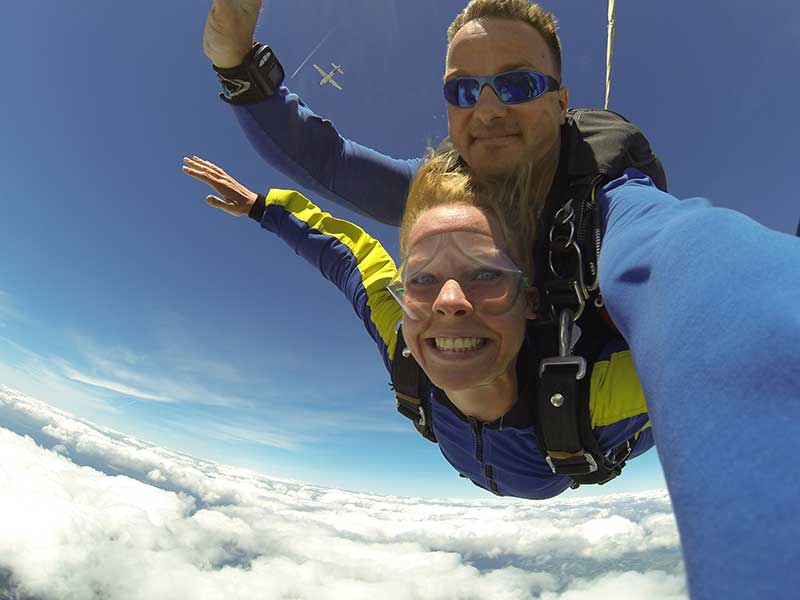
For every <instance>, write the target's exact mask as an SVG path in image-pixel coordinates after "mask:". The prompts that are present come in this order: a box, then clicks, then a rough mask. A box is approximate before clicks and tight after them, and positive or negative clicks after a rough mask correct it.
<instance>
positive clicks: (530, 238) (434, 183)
mask: <svg viewBox="0 0 800 600" xmlns="http://www.w3.org/2000/svg"><path fill="white" fill-rule="evenodd" d="M534 176H535V174H533V173H532V172H531V169H521V170H520V171H518V172H516V173H514V174H513V175H511V176H509V177H506V178H503V179H498V180H493V181H483V180H479V179H477V178H475V177H473V176H471V175H470V171H469V168H468V167H467V166H466V165H465V164H464V163H463V161H462V160H461V159H460V158H459V155H458V153H456V152H455V151H452V150H449V151H446V152H439V153H437V152H435V151H434V150H432V149H429V151H428V156H427V159H426V161H425V162H424V163H423V164H422V166H421V167H420V169H419V171H418V172H417V174H416V176H415V177H414V180H413V181H412V182H411V189H410V190H409V192H408V199H407V201H406V207H405V210H404V212H403V220H402V223H401V225H400V256H401V259H405V257H406V255H407V253H408V237H409V234H410V233H411V228H412V227H413V226H414V224H415V223H416V222H417V221H418V220H419V218H420V216H421V215H422V214H423V213H424V212H426V211H428V210H430V209H432V208H436V207H439V206H450V205H465V206H474V207H476V208H478V209H480V210H481V211H483V212H484V213H486V214H489V215H491V216H492V217H493V218H494V219H495V220H496V221H497V223H498V225H499V226H500V231H501V232H502V234H503V237H504V241H505V243H506V244H507V245H508V248H509V250H510V252H511V256H512V258H513V259H514V260H515V261H516V262H517V264H518V265H519V267H520V268H521V269H522V270H523V272H524V273H525V275H527V276H528V277H529V278H532V277H533V275H534V264H533V245H534V242H535V241H536V234H537V230H538V223H539V212H540V211H541V208H542V205H543V203H544V195H543V194H541V193H537V190H540V189H541V188H542V187H543V186H540V185H535V184H534V181H533V178H534ZM547 187H548V188H549V186H547Z"/></svg>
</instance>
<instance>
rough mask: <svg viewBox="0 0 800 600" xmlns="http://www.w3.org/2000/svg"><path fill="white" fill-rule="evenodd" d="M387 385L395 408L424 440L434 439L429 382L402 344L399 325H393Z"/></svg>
mask: <svg viewBox="0 0 800 600" xmlns="http://www.w3.org/2000/svg"><path fill="white" fill-rule="evenodd" d="M391 385H392V389H393V390H394V395H395V397H396V398H397V411H398V412H399V413H400V414H401V415H403V416H404V417H406V418H408V419H411V422H412V423H414V427H415V428H416V429H417V431H419V432H420V433H421V434H422V436H423V437H424V438H425V439H427V440H429V441H431V442H436V435H434V433H433V428H432V427H431V406H430V402H429V399H428V394H429V393H430V390H431V382H430V380H429V379H428V377H427V375H425V372H424V371H423V370H422V367H420V366H419V364H417V361H416V360H414V357H413V356H411V352H410V351H409V350H408V348H407V347H406V342H405V340H404V339H403V328H402V327H401V326H398V328H397V345H396V346H395V349H394V358H393V359H392V384H391Z"/></svg>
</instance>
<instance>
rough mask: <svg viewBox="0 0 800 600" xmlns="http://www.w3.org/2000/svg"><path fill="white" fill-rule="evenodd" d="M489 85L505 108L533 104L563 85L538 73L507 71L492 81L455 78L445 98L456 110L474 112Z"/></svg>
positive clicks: (445, 92)
mask: <svg viewBox="0 0 800 600" xmlns="http://www.w3.org/2000/svg"><path fill="white" fill-rule="evenodd" d="M485 85H488V86H489V87H491V88H492V89H493V90H494V93H495V94H497V97H498V98H500V101H501V102H503V104H522V103H523V102H530V101H531V100H534V99H536V98H538V97H539V96H541V95H542V94H544V93H546V92H553V91H556V90H558V89H560V88H561V84H560V83H559V82H558V81H556V80H555V79H553V78H552V77H550V75H545V74H543V73H537V72H536V71H506V72H504V73H497V74H496V75H490V76H488V77H453V78H452V79H448V80H447V81H445V82H444V90H443V91H444V98H445V100H447V101H448V102H449V103H450V104H452V105H453V106H458V107H461V108H472V107H473V106H475V105H476V104H477V103H478V98H479V97H480V95H481V92H482V91H483V86H485Z"/></svg>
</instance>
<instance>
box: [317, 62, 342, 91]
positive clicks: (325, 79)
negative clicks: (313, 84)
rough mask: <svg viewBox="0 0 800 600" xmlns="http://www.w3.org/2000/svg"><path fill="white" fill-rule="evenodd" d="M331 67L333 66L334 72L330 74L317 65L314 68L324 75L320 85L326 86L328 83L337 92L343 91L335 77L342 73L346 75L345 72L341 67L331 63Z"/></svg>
mask: <svg viewBox="0 0 800 600" xmlns="http://www.w3.org/2000/svg"><path fill="white" fill-rule="evenodd" d="M331 65H333V71H331V72H330V73H326V72H325V71H323V70H322V68H320V67H318V66H317V65H314V68H315V69H316V70H317V71H319V74H320V75H322V79H321V80H320V82H319V84H320V85H325V84H326V83H330V84H331V85H332V86H333V87H335V88H336V89H337V90H339V91H341V90H342V86H340V85H339V84H338V83H336V82H335V81H334V80H333V76H334V75H336V73H341V74H342V75H344V71H343V70H342V67H340V66H339V65H337V64H336V63H331Z"/></svg>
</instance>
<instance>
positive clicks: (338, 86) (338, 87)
mask: <svg viewBox="0 0 800 600" xmlns="http://www.w3.org/2000/svg"><path fill="white" fill-rule="evenodd" d="M328 83H330V84H331V85H332V86H333V87H335V88H336V89H337V90H339V91H340V92H341V91H342V86H340V85H339V84H338V83H336V82H335V81H334V80H333V79H328Z"/></svg>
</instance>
